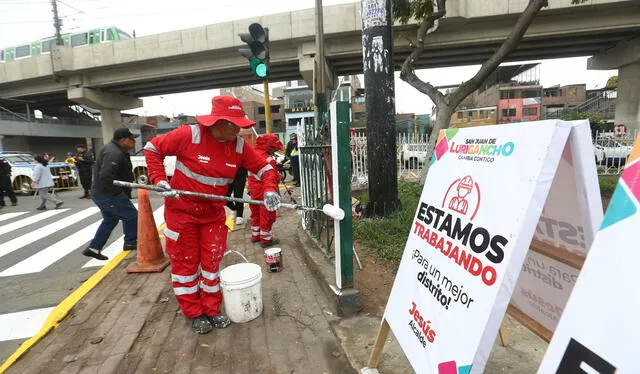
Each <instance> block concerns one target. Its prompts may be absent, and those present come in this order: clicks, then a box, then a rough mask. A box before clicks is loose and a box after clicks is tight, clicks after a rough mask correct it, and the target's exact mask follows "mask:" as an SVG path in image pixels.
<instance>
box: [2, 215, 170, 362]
mask: <svg viewBox="0 0 640 374" xmlns="http://www.w3.org/2000/svg"><path fill="white" fill-rule="evenodd" d="M134 205H135V206H136V208H137V207H138V206H137V204H134ZM153 218H154V220H155V222H156V225H157V226H158V227H161V226H163V225H164V205H162V206H160V207H159V208H156V209H155V210H154V212H153ZM101 222H102V216H101V215H100V210H99V209H98V208H97V207H95V206H90V207H86V206H85V207H76V208H66V209H55V210H54V209H52V210H47V211H42V212H35V211H20V212H7V213H0V288H1V287H8V288H9V289H10V290H9V291H6V292H5V293H4V296H5V297H4V298H5V299H6V298H7V295H9V300H2V302H3V303H4V302H5V301H7V302H8V303H11V300H10V299H11V297H10V295H11V294H12V293H13V287H16V286H15V285H16V284H17V285H21V286H22V285H23V283H24V282H28V281H29V280H31V279H33V281H32V283H38V282H41V281H44V282H41V283H42V287H44V288H46V287H47V283H46V282H47V281H46V280H47V279H55V280H56V281H58V280H59V279H61V278H64V274H65V273H72V272H76V273H77V272H86V271H91V270H92V269H97V268H99V267H101V266H103V265H105V264H106V263H107V262H108V261H100V260H96V259H89V258H87V257H84V256H83V255H82V254H81V253H80V252H81V251H82V249H84V248H85V247H86V246H87V245H88V243H89V242H90V241H91V239H92V238H93V236H94V235H95V233H96V230H97V229H98V226H99V225H100V223H101ZM119 227H121V225H119ZM118 232H121V230H118ZM116 233H117V232H115V231H114V233H113V234H112V237H111V240H110V242H108V245H107V246H105V248H104V249H103V252H102V253H103V254H105V255H106V256H108V257H109V258H113V257H114V256H116V255H117V254H118V253H120V252H121V251H122V247H123V245H124V235H116ZM20 276H23V277H22V278H20ZM30 277H35V278H30ZM83 277H86V275H84V276H83ZM13 279H15V280H13ZM7 282H9V283H7ZM52 282H53V280H52ZM4 305H5V306H7V305H8V304H4ZM2 309H5V308H2ZM11 309H13V310H16V309H17V310H20V311H17V312H12V313H4V314H3V313H1V311H0V342H7V341H11V340H13V339H26V338H29V337H30V336H32V335H33V334H34V333H35V332H37V331H38V330H39V329H40V327H41V326H42V323H43V322H44V320H45V319H46V317H47V315H48V314H49V313H50V312H51V310H52V309H53V307H52V306H51V303H47V302H44V304H38V303H37V301H36V302H35V303H32V304H31V305H24V308H22V307H18V308H16V309H14V308H11V307H9V310H11ZM5 310H7V309H5ZM9 310H7V311H9ZM0 361H1V360H0Z"/></svg>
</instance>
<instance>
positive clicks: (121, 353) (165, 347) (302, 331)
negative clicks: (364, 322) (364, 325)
mask: <svg viewBox="0 0 640 374" xmlns="http://www.w3.org/2000/svg"><path fill="white" fill-rule="evenodd" d="M245 215H248V212H247V213H246V214H245ZM298 221H299V216H298V214H297V213H296V212H294V211H291V210H285V209H282V210H280V211H279V212H278V221H277V223H276V225H275V230H274V232H275V233H276V236H277V237H278V238H279V239H280V244H279V245H278V246H279V247H281V248H282V249H283V257H284V270H283V271H282V272H281V273H269V272H267V271H266V267H265V266H264V256H263V253H264V252H263V249H262V248H261V247H260V246H259V245H257V244H253V243H251V241H250V232H249V230H248V227H244V228H240V229H239V230H236V231H234V232H231V233H230V234H229V249H232V250H237V251H238V252H241V253H242V254H243V255H244V256H246V257H247V259H248V260H249V261H250V262H253V263H257V264H260V265H262V266H263V273H262V275H263V277H262V292H263V295H262V300H263V304H264V311H263V314H262V315H261V316H260V317H259V318H257V319H255V320H253V321H251V322H249V323H245V324H233V325H231V326H230V327H229V328H227V329H223V330H214V331H213V332H211V333H210V334H207V335H197V334H194V333H193V332H191V328H190V325H189V324H188V323H187V321H186V320H185V318H184V317H183V316H182V314H181V313H180V310H179V309H178V306H177V304H176V301H175V297H174V295H173V292H172V290H171V284H170V282H169V268H167V269H165V271H164V272H163V273H159V274H126V273H125V272H124V269H125V268H126V267H127V266H128V265H129V264H130V263H131V262H133V261H135V257H133V255H130V256H129V258H127V259H125V260H124V261H123V262H122V263H121V264H120V265H119V266H118V267H116V268H115V269H114V270H113V271H112V272H111V273H110V274H109V275H108V276H107V277H106V278H105V279H104V280H103V281H102V282H101V283H100V284H99V285H98V286H96V287H95V288H94V289H93V290H92V291H91V292H90V293H89V294H88V295H87V296H86V297H85V298H84V299H83V300H81V301H80V302H79V303H78V304H77V305H76V306H75V307H74V308H73V309H72V310H71V312H70V314H69V316H67V318H66V319H65V320H64V321H63V322H62V323H61V324H60V326H59V327H58V328H56V329H55V330H53V331H51V332H50V333H49V334H48V335H47V336H46V337H45V338H43V339H42V340H41V341H40V342H38V343H37V344H36V345H35V346H34V347H32V348H31V350H29V351H28V352H27V353H26V354H25V355H24V356H23V357H22V358H21V359H20V360H18V361H17V362H16V363H15V364H14V365H13V366H12V367H11V368H10V369H9V370H8V371H7V373H68V374H70V373H287V374H291V373H321V374H322V373H339V374H342V373H356V372H357V371H356V370H355V369H353V367H352V366H351V365H350V363H349V361H348V359H347V355H346V353H345V352H344V351H343V348H342V346H341V344H340V340H339V339H338V337H337V336H336V335H335V334H334V332H333V329H332V328H331V324H332V323H333V322H336V321H337V318H336V317H334V316H333V313H332V312H330V310H329V308H328V305H329V300H328V299H327V298H326V296H325V294H324V293H323V292H322V291H321V290H320V288H319V286H318V283H317V282H316V280H315V279H314V278H313V276H312V274H311V272H310V271H309V269H308V268H307V267H306V265H305V264H304V262H303V260H302V256H301V254H300V252H299V250H305V249H304V248H300V247H301V244H300V242H299V240H298V234H297V232H296V231H297V228H298ZM239 261H242V259H240V258H239V256H237V255H235V254H233V253H230V254H229V255H228V256H226V258H225V259H224V261H223V265H222V267H224V266H229V265H232V264H234V263H237V262H239Z"/></svg>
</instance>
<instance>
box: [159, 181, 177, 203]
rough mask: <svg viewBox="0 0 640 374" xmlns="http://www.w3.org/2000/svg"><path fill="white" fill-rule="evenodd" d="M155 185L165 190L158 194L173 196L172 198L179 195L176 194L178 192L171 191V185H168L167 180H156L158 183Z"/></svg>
mask: <svg viewBox="0 0 640 374" xmlns="http://www.w3.org/2000/svg"><path fill="white" fill-rule="evenodd" d="M156 187H158V188H161V189H163V190H165V191H166V192H158V194H159V195H160V196H163V197H172V198H174V199H177V198H178V196H179V195H178V192H176V191H173V190H172V189H171V185H169V182H167V181H160V182H158V183H157V184H156Z"/></svg>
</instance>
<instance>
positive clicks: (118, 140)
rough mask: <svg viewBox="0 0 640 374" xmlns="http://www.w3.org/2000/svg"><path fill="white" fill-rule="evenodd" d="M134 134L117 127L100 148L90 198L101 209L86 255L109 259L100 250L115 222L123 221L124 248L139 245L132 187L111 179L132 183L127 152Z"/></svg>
mask: <svg viewBox="0 0 640 374" xmlns="http://www.w3.org/2000/svg"><path fill="white" fill-rule="evenodd" d="M137 137H138V135H134V134H132V133H131V131H129V129H128V128H126V127H123V128H119V129H117V130H116V131H115V132H114V133H113V140H111V141H110V142H109V143H107V144H105V145H104V146H103V147H102V148H101V149H100V154H99V155H98V160H97V162H96V167H95V169H94V172H93V186H92V188H91V199H92V200H93V202H94V203H95V204H96V205H97V206H98V208H100V213H102V223H101V224H100V226H99V227H98V230H97V231H96V235H95V236H94V238H93V240H91V243H89V246H88V247H87V248H85V249H84V250H83V251H82V254H83V255H85V256H89V257H93V258H96V259H98V260H108V259H109V258H108V257H107V256H105V255H103V254H102V253H101V252H102V248H103V247H104V245H105V244H106V243H107V240H109V236H110V235H111V232H112V231H113V229H114V228H115V227H116V225H117V224H118V221H122V228H123V231H124V247H123V250H125V251H132V250H136V249H137V248H138V210H137V209H136V207H135V206H133V203H132V202H131V189H130V188H126V187H120V186H115V185H114V184H113V181H114V180H121V181H124V182H133V170H132V169H133V168H132V165H131V156H130V155H129V151H131V150H132V149H133V148H134V147H135V145H136V141H135V138H137Z"/></svg>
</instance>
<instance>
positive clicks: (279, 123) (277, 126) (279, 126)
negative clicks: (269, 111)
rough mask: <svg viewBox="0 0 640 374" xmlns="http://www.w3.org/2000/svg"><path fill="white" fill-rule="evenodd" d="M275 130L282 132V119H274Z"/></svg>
mask: <svg viewBox="0 0 640 374" xmlns="http://www.w3.org/2000/svg"><path fill="white" fill-rule="evenodd" d="M273 128H274V129H278V130H282V120H281V119H274V120H273Z"/></svg>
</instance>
